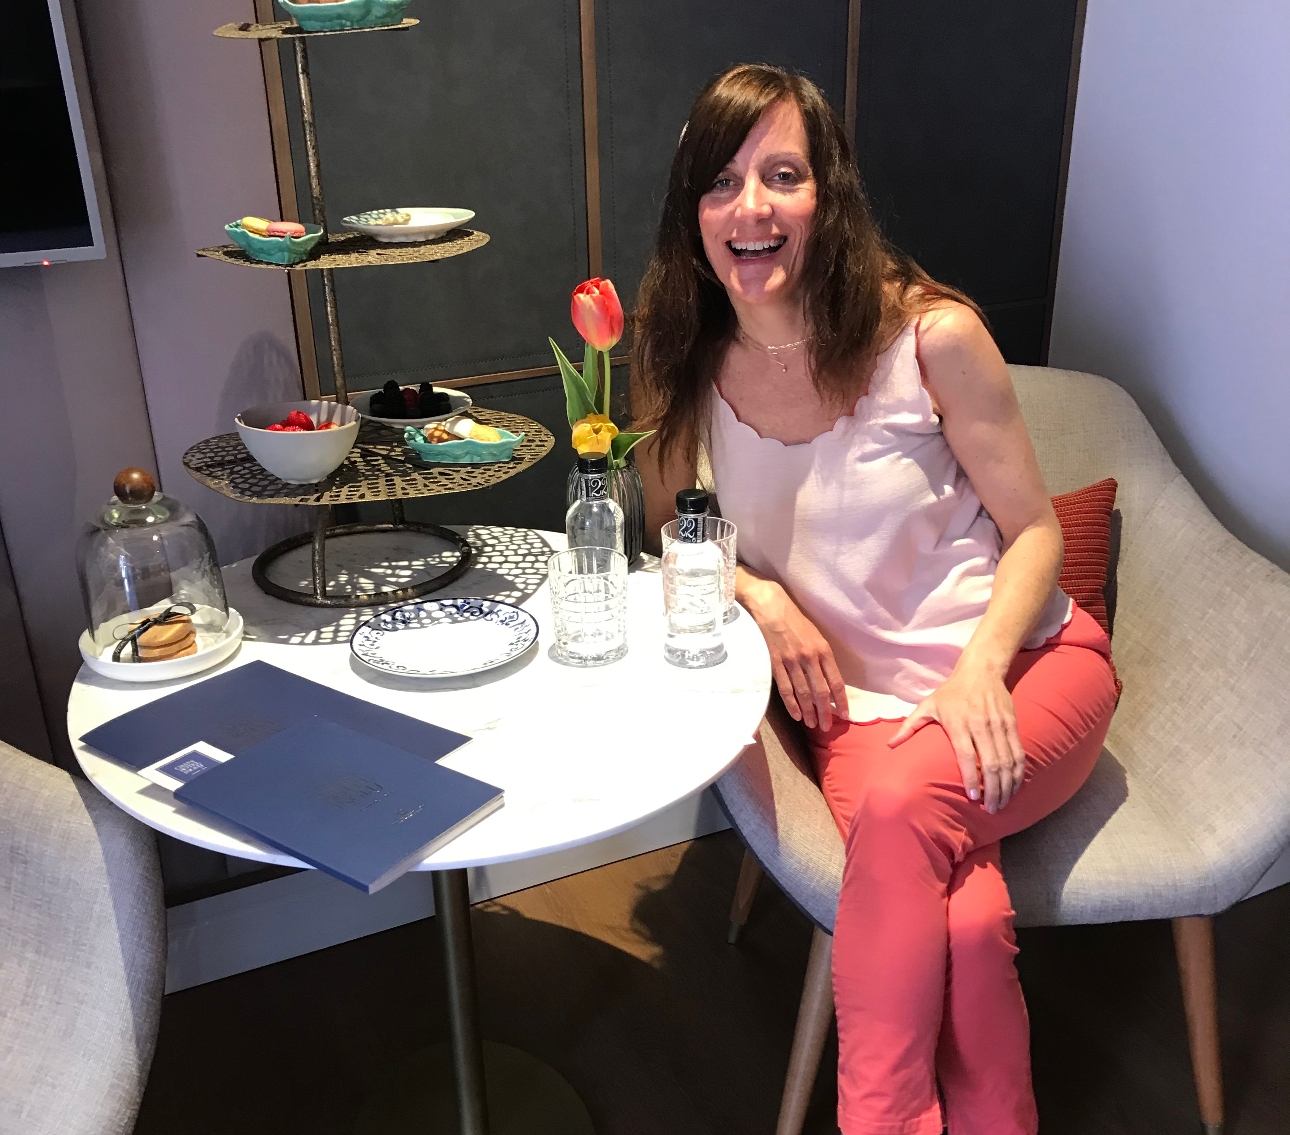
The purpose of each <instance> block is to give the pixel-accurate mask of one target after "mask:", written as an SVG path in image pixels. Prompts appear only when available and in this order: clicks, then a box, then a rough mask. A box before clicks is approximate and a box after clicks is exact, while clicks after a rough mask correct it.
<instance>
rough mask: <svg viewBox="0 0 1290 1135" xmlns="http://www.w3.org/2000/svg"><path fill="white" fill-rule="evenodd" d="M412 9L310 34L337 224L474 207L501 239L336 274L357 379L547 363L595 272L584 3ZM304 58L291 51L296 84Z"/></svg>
mask: <svg viewBox="0 0 1290 1135" xmlns="http://www.w3.org/2000/svg"><path fill="white" fill-rule="evenodd" d="M414 14H415V15H417V16H419V17H420V18H421V20H422V23H421V24H420V25H419V26H418V27H416V28H413V29H411V30H410V31H406V32H378V33H371V34H366V35H345V36H334V37H326V38H318V39H314V40H311V41H310V45H309V56H310V64H311V72H312V78H313V90H314V102H315V107H316V118H317V123H318V139H319V149H320V151H321V155H322V171H323V188H324V191H325V193H326V200H327V212H328V218H327V219H328V225H329V227H330V228H332V229H336V230H339V229H340V228H341V225H340V220H341V217H343V216H346V215H348V214H351V213H357V212H361V211H362V210H365V209H372V208H380V207H384V206H391V205H443V206H454V207H461V208H468V209H474V210H475V212H476V214H477V215H476V218H475V220H474V221H473V222H472V225H473V226H474V227H477V228H479V229H481V230H483V231H484V232H487V233H489V234H490V236H491V237H492V241H491V243H490V244H489V245H487V246H486V247H485V248H484V249H482V250H480V251H478V252H473V253H469V254H467V255H465V256H461V257H457V258H455V259H452V260H446V261H441V262H439V263H436V264H427V265H411V266H400V267H396V268H381V269H378V268H351V269H346V270H344V271H339V272H337V273H336V286H337V299H338V306H339V309H340V322H341V336H342V343H343V345H344V350H345V363H346V370H347V372H348V375H349V384H350V388H351V389H366V388H369V387H374V386H380V385H381V383H382V382H384V381H385V380H386V379H387V378H395V379H398V380H399V381H401V382H404V383H409V382H420V381H424V380H435V379H443V378H451V377H460V376H464V375H471V374H481V373H490V372H494V371H505V370H516V369H521V368H524V367H531V366H545V365H549V364H550V363H551V358H550V350H549V348H548V346H547V343H546V337H547V336H548V335H555V336H556V338H557V339H559V340H560V341H561V342H564V341H565V340H566V339H568V340H570V343H569V346H570V347H571V348H572V347H573V346H574V343H575V342H576V335H575V334H574V332H573V329H572V327H571V326H570V323H569V292H570V291H571V290H572V288H573V286H574V285H575V284H577V283H578V282H579V281H580V280H582V279H584V278H585V277H586V274H587V272H586V268H587V249H586V198H585V188H584V168H583V147H582V87H581V57H580V52H579V29H578V4H577V0H541V2H534V0H490V2H489V3H487V4H478V3H465V2H463V0H435V2H434V4H433V5H427V6H425V7H424V8H423V10H418V11H417V12H415V13H414ZM293 66H294V65H293V63H292V59H291V55H290V52H289V49H286V48H284V49H283V68H284V71H285V72H286V73H287V74H288V75H289V76H290V75H293V74H294V72H293V70H292V68H293ZM293 85H294V84H293V83H288V88H290V87H291V86H293ZM288 95H289V98H288V107H289V113H290V115H291V117H292V119H293V121H292V138H293V146H292V148H293V152H294V154H295V168H296V175H297V182H298V186H299V189H298V194H299V200H300V202H301V206H302V209H303V211H305V212H306V213H307V212H308V207H309V206H308V202H309V190H308V184H307V179H306V175H305V168H306V167H305V161H304V154H303V146H302V144H301V137H300V131H299V125H298V121H296V116H297V109H298V108H297V107H296V105H295V99H294V98H292V97H290V96H291V95H292V92H291V91H290V89H288ZM310 276H311V280H310V285H311V299H312V303H313V308H314V329H315V338H316V340H317V342H318V356H319V366H320V370H321V372H322V386H323V389H324V390H329V389H330V381H331V380H330V368H329V366H328V357H329V356H328V349H327V340H326V327H325V325H324V323H323V319H322V310H323V308H322V297H321V286H320V281H319V280H318V279H317V274H316V273H311V274H310Z"/></svg>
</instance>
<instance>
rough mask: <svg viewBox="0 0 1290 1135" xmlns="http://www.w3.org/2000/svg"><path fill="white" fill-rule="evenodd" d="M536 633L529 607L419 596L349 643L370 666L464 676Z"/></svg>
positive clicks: (520, 647) (500, 659)
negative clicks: (527, 608) (420, 598)
mask: <svg viewBox="0 0 1290 1135" xmlns="http://www.w3.org/2000/svg"><path fill="white" fill-rule="evenodd" d="M537 636H538V625H537V620H536V619H535V618H534V617H533V616H532V615H530V614H529V613H528V612H527V611H525V610H522V609H521V608H519V607H514V606H512V605H511V604H510V603H499V602H497V601H496V600H494V599H423V600H421V601H420V602H417V603H408V604H405V605H404V606H402V607H394V608H392V609H390V610H389V611H383V612H381V614H379V615H377V616H375V617H374V618H371V619H368V620H367V622H365V623H363V624H362V625H361V626H359V628H358V629H357V630H356V631H355V632H354V633H353V635H352V636H351V637H350V640H349V648H350V650H352V651H353V652H354V656H355V657H356V658H357V659H358V660H359V661H360V662H363V663H365V664H366V665H368V666H371V667H372V668H373V669H374V670H380V671H382V672H383V673H386V674H397V675H399V676H400V677H404V678H462V677H465V676H466V675H467V674H480V673H483V672H484V671H485V670H492V669H493V668H494V667H495V666H503V665H505V664H506V663H507V662H510V661H511V660H512V659H514V658H518V657H519V656H520V655H521V654H523V653H524V652H525V651H526V650H528V648H529V647H530V646H532V645H533V643H534V641H535V640H536V639H537Z"/></svg>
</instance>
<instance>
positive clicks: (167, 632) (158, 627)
mask: <svg viewBox="0 0 1290 1135" xmlns="http://www.w3.org/2000/svg"><path fill="white" fill-rule="evenodd" d="M142 621H143V620H140V622H142ZM137 626H139V623H131V624H130V627H131V630H133V629H134V628H135V627H137ZM194 634H196V631H194V629H193V621H192V619H190V618H189V617H188V616H187V615H180V616H178V617H177V618H174V619H171V620H169V621H168V622H165V623H154V624H153V625H152V626H150V627H149V628H148V629H147V630H146V631H144V632H143V634H141V635H140V636H139V640H138V641H139V648H140V649H141V650H143V649H147V650H161V649H163V648H165V647H173V646H175V645H177V644H178V643H180V642H182V641H183V640H185V639H187V638H190V637H192V636H193V635H194Z"/></svg>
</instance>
